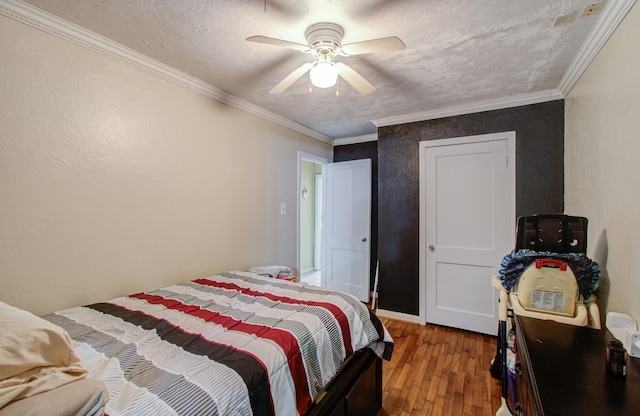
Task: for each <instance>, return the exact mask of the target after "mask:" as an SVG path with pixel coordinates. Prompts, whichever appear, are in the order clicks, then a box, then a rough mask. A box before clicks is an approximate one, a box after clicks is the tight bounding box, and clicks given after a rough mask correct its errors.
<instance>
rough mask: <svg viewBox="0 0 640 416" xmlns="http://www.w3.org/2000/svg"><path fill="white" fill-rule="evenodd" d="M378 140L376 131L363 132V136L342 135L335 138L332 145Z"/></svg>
mask: <svg viewBox="0 0 640 416" xmlns="http://www.w3.org/2000/svg"><path fill="white" fill-rule="evenodd" d="M377 140H378V133H371V134H365V135H363V136H354V137H344V138H342V139H335V140H334V141H333V145H334V146H341V145H346V144H355V143H365V142H375V141H377Z"/></svg>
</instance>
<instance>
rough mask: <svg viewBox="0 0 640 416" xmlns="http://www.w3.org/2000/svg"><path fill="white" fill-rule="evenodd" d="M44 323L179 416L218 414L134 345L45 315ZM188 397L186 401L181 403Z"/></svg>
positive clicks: (206, 400) (188, 385)
mask: <svg viewBox="0 0 640 416" xmlns="http://www.w3.org/2000/svg"><path fill="white" fill-rule="evenodd" d="M44 318H45V319H47V320H48V321H50V322H52V323H54V324H56V325H58V326H60V327H62V328H64V329H65V330H66V331H67V332H68V333H69V335H70V336H71V338H73V339H74V340H75V341H77V342H84V343H87V344H88V345H90V346H91V348H93V349H94V350H95V351H96V352H99V353H102V354H104V355H105V356H106V357H108V358H116V359H117V360H118V361H119V362H120V368H121V369H122V371H123V373H124V377H125V379H127V380H128V381H129V382H131V383H133V384H135V385H136V386H138V387H142V388H145V389H147V390H148V391H149V392H150V393H152V394H154V395H156V396H158V397H159V398H160V399H161V400H162V401H163V402H165V403H166V404H167V405H168V406H169V407H171V409H173V410H174V411H175V412H176V413H177V414H179V415H195V414H218V409H217V406H216V403H215V401H213V400H212V399H211V397H210V396H209V395H208V394H207V393H206V392H205V391H203V390H202V389H201V388H200V387H198V386H197V385H195V384H193V383H191V382H189V381H188V380H186V379H185V378H184V377H183V376H182V375H180V374H172V373H169V372H166V371H164V370H162V369H161V368H158V367H156V366H155V365H154V364H153V363H152V362H151V361H149V360H147V359H146V358H145V357H144V356H142V355H140V354H138V349H137V346H136V344H133V343H132V344H128V343H125V342H123V341H121V340H119V339H117V338H114V337H112V336H110V335H108V334H106V333H104V332H97V331H96V330H95V328H93V327H91V326H88V325H84V324H81V323H78V322H76V321H73V320H71V319H69V318H67V317H66V316H62V315H57V314H49V315H46V316H44ZM184 397H189V400H184Z"/></svg>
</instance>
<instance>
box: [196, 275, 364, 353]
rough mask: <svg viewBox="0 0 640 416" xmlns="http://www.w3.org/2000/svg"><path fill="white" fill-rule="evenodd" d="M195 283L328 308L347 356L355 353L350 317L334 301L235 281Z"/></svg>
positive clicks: (284, 301)
mask: <svg viewBox="0 0 640 416" xmlns="http://www.w3.org/2000/svg"><path fill="white" fill-rule="evenodd" d="M194 282H195V283H198V284H201V285H205V286H212V287H218V288H222V289H229V290H235V291H238V292H242V293H244V294H246V295H249V296H254V297H255V296H260V297H265V298H267V299H270V300H273V301H279V302H282V303H288V304H292V305H295V304H301V305H308V306H317V307H320V308H324V309H326V310H328V311H329V312H330V313H331V314H332V315H333V317H334V318H335V319H336V321H337V322H338V325H340V330H341V331H342V340H343V343H344V349H345V352H346V356H347V357H348V356H350V355H351V354H352V353H353V347H352V346H351V330H350V329H349V320H348V318H347V317H346V316H345V314H344V312H343V311H342V309H340V308H339V307H338V306H336V305H334V304H333V303H329V302H318V301H312V300H304V299H294V298H290V297H288V296H278V295H275V294H273V293H269V292H260V291H258V290H253V289H249V288H246V287H241V286H238V285H237V284H235V283H226V282H218V281H215V280H209V279H196V280H194Z"/></svg>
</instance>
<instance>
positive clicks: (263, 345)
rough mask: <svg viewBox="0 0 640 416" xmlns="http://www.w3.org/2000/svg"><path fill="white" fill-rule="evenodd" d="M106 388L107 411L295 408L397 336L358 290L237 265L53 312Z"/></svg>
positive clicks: (272, 411) (276, 411)
mask: <svg viewBox="0 0 640 416" xmlns="http://www.w3.org/2000/svg"><path fill="white" fill-rule="evenodd" d="M44 318H45V319H47V320H49V321H51V322H53V323H55V324H57V325H59V326H61V327H62V328H64V329H65V330H67V331H68V333H69V335H70V336H71V338H72V342H73V348H74V351H75V352H76V354H77V355H78V357H79V358H80V359H81V361H82V365H83V366H84V367H85V368H86V369H87V370H88V377H91V378H96V379H98V380H101V381H102V382H103V383H104V384H105V386H106V387H107V390H108V391H109V402H108V403H107V407H106V413H107V414H109V415H111V416H116V415H140V414H154V415H163V414H167V415H169V414H184V415H194V414H220V415H229V414H233V415H295V414H305V413H306V412H307V410H308V409H309V407H310V406H311V405H312V403H313V401H314V399H315V398H316V397H317V396H318V394H319V393H320V392H321V391H322V389H323V388H324V387H325V386H326V385H327V383H328V382H329V381H330V380H331V379H332V378H333V377H334V376H335V375H336V373H337V372H338V370H339V368H340V366H341V365H342V363H343V362H344V360H345V359H346V358H347V357H349V356H350V355H352V354H353V353H354V352H355V351H358V350H360V349H363V348H371V349H373V350H374V351H375V352H376V353H377V354H378V355H379V356H381V357H383V358H385V359H390V358H391V353H392V351H393V340H392V339H391V337H390V336H389V334H388V332H387V330H386V329H385V328H384V326H383V325H382V323H381V322H380V321H379V320H378V319H377V317H376V316H375V315H374V314H372V313H371V312H370V311H369V309H368V308H367V307H366V306H365V305H364V304H363V303H362V302H360V301H359V300H358V299H357V298H355V297H353V296H351V295H349V294H345V293H341V292H335V291H331V290H327V289H323V288H319V287H315V286H309V285H305V284H299V283H291V282H287V281H282V280H276V279H270V278H266V277H262V276H258V275H256V274H253V273H248V272H229V273H223V274H219V275H216V276H211V277H207V278H201V279H196V280H193V281H189V282H184V283H181V284H176V285H172V286H168V287H165V288H161V289H158V290H153V291H149V292H144V293H137V294H132V295H129V296H125V297H120V298H116V299H112V300H110V301H107V302H102V303H95V304H92V305H86V306H81V307H75V308H71V309H66V310H62V311H58V312H55V313H52V314H49V315H45V316H44Z"/></svg>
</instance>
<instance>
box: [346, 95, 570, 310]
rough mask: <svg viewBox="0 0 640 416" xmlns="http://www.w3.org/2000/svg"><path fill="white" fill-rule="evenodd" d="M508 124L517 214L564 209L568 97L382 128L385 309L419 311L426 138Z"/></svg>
mask: <svg viewBox="0 0 640 416" xmlns="http://www.w3.org/2000/svg"><path fill="white" fill-rule="evenodd" d="M504 131H515V132H516V215H517V216H522V215H531V214H542V213H561V212H563V211H564V101H563V100H558V101H552V102H547V103H541V104H532V105H526V106H521V107H514V108H507V109H502V110H494V111H486V112H481V113H475V114H467V115H462V116H455V117H446V118H441V119H435V120H428V121H422V122H416V123H410V124H404V125H397V126H389V127H381V128H379V129H378V143H377V147H378V238H379V239H378V256H379V261H380V270H379V283H378V293H379V303H378V304H379V307H380V308H381V309H385V310H390V311H395V312H400V313H406V314H410V315H418V314H419V305H418V299H419V298H418V296H419V293H418V280H419V276H418V262H419V248H418V244H419V229H418V227H419V220H420V218H419V207H420V201H419V179H420V178H419V154H418V146H419V142H421V141H425V140H437V139H448V138H453V137H462V136H472V135H479V134H489V133H498V132H504ZM338 149H339V147H336V150H335V151H336V152H337V151H338ZM514 229H515V224H514ZM505 254H506V253H505ZM487 284H489V282H487Z"/></svg>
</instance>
